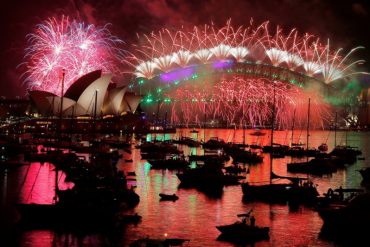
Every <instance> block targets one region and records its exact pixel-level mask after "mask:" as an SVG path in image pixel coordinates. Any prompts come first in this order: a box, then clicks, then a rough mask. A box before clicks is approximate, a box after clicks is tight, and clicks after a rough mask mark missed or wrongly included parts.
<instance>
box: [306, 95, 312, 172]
mask: <svg viewBox="0 0 370 247" xmlns="http://www.w3.org/2000/svg"><path fill="white" fill-rule="evenodd" d="M310 107H311V98H308V111H307V146H306V148H307V149H306V151H307V153H306V157H307V160H306V161H307V162H308V139H309V137H310ZM309 175H310V173H309V172H307V179H308V178H309Z"/></svg>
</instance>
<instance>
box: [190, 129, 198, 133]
mask: <svg viewBox="0 0 370 247" xmlns="http://www.w3.org/2000/svg"><path fill="white" fill-rule="evenodd" d="M190 133H199V131H198V130H196V129H192V130H190Z"/></svg>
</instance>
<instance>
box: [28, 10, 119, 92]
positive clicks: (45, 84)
mask: <svg viewBox="0 0 370 247" xmlns="http://www.w3.org/2000/svg"><path fill="white" fill-rule="evenodd" d="M27 38H28V47H27V48H26V49H25V52H26V55H25V62H24V63H23V64H21V67H24V68H25V72H24V74H23V78H24V81H25V83H27V85H28V88H29V89H30V90H44V91H48V92H52V93H55V94H57V95H59V94H60V88H61V83H60V78H61V76H60V75H61V72H62V70H63V69H64V70H65V71H66V73H65V89H67V88H68V87H69V86H70V85H71V84H72V83H73V82H74V81H75V80H76V79H77V78H79V77H80V76H82V75H84V74H86V73H88V72H91V71H93V70H97V69H102V70H103V72H112V73H115V74H119V73H120V69H119V67H118V65H119V62H120V61H121V59H122V57H123V55H124V52H123V50H122V49H121V48H120V46H121V44H122V43H123V42H122V40H120V39H119V38H117V37H115V36H112V34H111V33H110V31H109V30H108V27H107V26H104V27H96V26H94V25H87V24H84V23H81V22H78V21H76V20H71V19H70V18H69V17H66V16H62V17H61V18H59V19H58V18H50V19H48V20H46V21H45V22H43V23H41V24H38V25H37V26H36V27H35V30H34V32H33V33H31V34H29V35H27Z"/></svg>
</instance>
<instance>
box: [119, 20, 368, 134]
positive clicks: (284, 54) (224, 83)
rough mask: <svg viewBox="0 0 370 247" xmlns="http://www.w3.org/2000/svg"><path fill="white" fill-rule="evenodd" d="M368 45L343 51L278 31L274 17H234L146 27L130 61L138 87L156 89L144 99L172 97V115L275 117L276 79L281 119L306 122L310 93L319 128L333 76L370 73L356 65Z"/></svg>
mask: <svg viewBox="0 0 370 247" xmlns="http://www.w3.org/2000/svg"><path fill="white" fill-rule="evenodd" d="M361 48H363V47H356V48H354V49H352V50H351V51H349V52H348V53H347V54H343V53H342V49H333V48H332V47H331V46H330V42H329V40H328V41H326V42H322V41H321V40H320V39H319V38H317V37H315V36H313V35H310V34H304V35H300V34H299V33H298V31H297V30H295V29H293V30H291V31H290V32H284V31H283V30H282V29H281V28H280V27H276V28H275V29H274V31H272V29H271V28H270V27H269V25H268V22H264V23H262V24H261V25H259V26H255V25H253V23H252V22H251V23H250V25H249V26H247V27H243V26H239V27H233V26H232V25H231V23H230V21H229V22H227V24H226V25H225V26H224V27H221V28H217V27H215V26H214V25H204V26H201V27H193V28H192V30H190V31H187V30H185V28H182V29H180V30H177V31H171V30H168V29H165V28H164V29H161V30H160V31H158V32H152V33H150V34H148V35H142V36H141V37H140V42H139V43H138V44H136V45H134V51H133V53H132V54H130V56H129V57H127V58H126V60H125V61H126V62H127V63H128V64H129V65H130V66H131V68H132V71H131V73H133V74H134V75H135V76H136V77H137V78H138V83H137V84H132V85H131V88H132V89H133V90H137V89H138V88H137V87H139V90H140V92H148V93H149V94H148V96H147V98H146V99H145V100H144V103H149V104H150V103H151V102H157V103H158V104H161V103H162V102H165V103H171V110H170V111H171V123H174V124H185V125H188V124H194V123H195V124H199V125H200V124H202V123H203V122H204V120H205V119H206V120H207V122H210V121H212V120H214V121H216V122H217V121H221V122H222V123H223V124H225V123H227V124H229V125H230V124H235V125H237V126H241V125H244V124H246V125H249V126H256V125H269V124H271V110H272V99H273V86H272V85H275V86H274V87H275V89H276V90H275V91H276V110H277V111H276V124H277V126H279V127H280V128H288V127H289V126H291V124H292V121H293V119H294V121H295V124H296V125H297V126H300V127H303V126H305V125H306V121H307V108H308V105H307V104H308V99H309V98H311V109H312V111H311V127H313V128H318V127H321V126H324V124H325V123H327V122H328V121H330V119H331V113H330V106H329V105H328V104H327V103H326V102H325V101H324V97H323V89H327V88H328V86H327V85H326V84H330V83H331V82H333V81H335V80H339V79H343V78H345V77H348V76H351V75H354V74H362V73H365V72H357V71H356V65H357V64H359V63H362V62H363V60H352V61H351V55H352V54H353V53H354V52H355V51H356V50H358V49H361ZM230 75H232V76H233V77H230ZM194 79H195V80H194ZM183 81H184V82H183ZM273 82H274V83H273ZM135 88H136V89H135ZM170 88H172V89H170ZM313 88H314V89H313ZM143 90H144V91H143ZM162 92H163V93H162ZM149 104H147V106H146V107H148V109H149V108H150V107H149ZM143 105H145V104H143ZM161 105H162V107H164V106H163V105H164V104H161ZM144 108H145V106H144ZM164 108H167V107H164ZM167 110H169V109H168V108H167ZM154 111H155V109H153V112H154ZM293 115H295V117H293ZM157 118H158V117H157Z"/></svg>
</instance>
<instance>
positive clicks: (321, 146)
mask: <svg viewBox="0 0 370 247" xmlns="http://www.w3.org/2000/svg"><path fill="white" fill-rule="evenodd" d="M318 150H319V151H320V152H326V151H328V144H326V143H322V144H321V145H320V146H319V147H318Z"/></svg>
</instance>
